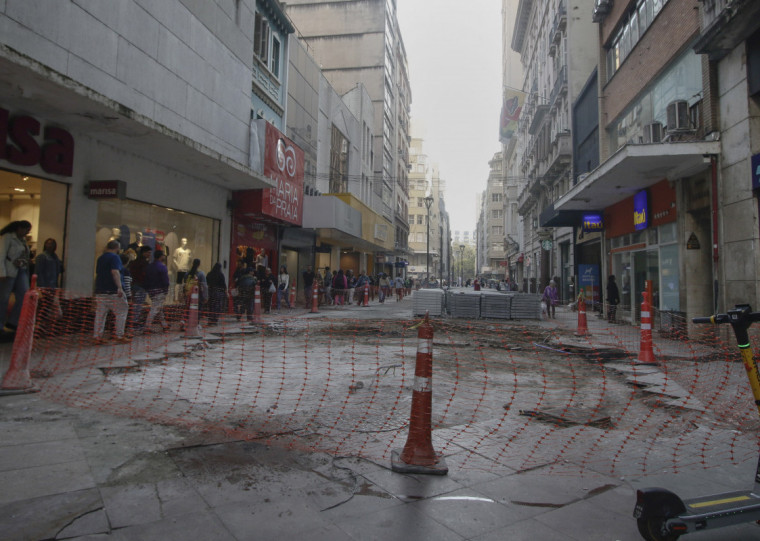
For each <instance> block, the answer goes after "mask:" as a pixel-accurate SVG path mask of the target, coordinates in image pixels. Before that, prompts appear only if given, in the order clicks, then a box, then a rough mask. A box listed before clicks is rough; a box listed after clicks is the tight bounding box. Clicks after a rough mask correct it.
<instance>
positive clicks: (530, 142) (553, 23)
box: [510, 0, 598, 299]
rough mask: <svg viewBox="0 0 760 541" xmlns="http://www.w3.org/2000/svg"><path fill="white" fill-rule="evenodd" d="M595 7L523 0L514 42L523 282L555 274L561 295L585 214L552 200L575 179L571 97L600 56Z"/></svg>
mask: <svg viewBox="0 0 760 541" xmlns="http://www.w3.org/2000/svg"><path fill="white" fill-rule="evenodd" d="M592 8H593V5H592V3H591V2H589V1H586V0H551V1H548V2H534V1H533V0H521V1H520V2H519V3H518V6H517V12H516V15H515V25H514V30H513V34H512V41H511V44H510V46H511V48H512V50H514V51H515V52H518V53H519V54H520V58H521V62H522V84H521V86H520V89H521V90H522V92H523V93H524V95H525V98H524V100H525V101H524V104H523V108H522V114H521V116H520V121H519V127H518V132H517V133H518V135H519V137H520V139H521V140H522V145H523V146H522V147H518V158H517V159H518V160H519V167H518V169H517V173H518V175H517V176H518V177H519V178H520V179H522V186H521V191H520V195H519V196H518V212H519V213H520V215H521V216H522V218H523V223H524V224H525V225H526V228H525V232H524V250H523V252H522V253H523V255H522V256H521V257H522V259H523V261H522V274H523V288H524V289H525V290H530V291H537V290H540V289H542V288H543V287H544V286H545V285H546V284H547V283H548V282H549V280H550V279H552V278H554V279H556V280H558V285H559V291H560V296H561V297H562V298H563V299H566V298H568V297H569V296H570V295H571V291H572V286H573V276H574V272H573V262H574V258H575V252H574V245H575V242H574V237H573V231H574V229H573V228H574V227H575V226H577V225H579V224H580V219H579V217H578V216H577V215H573V214H572V213H560V212H558V211H557V210H556V209H555V201H557V200H558V199H559V197H560V196H561V195H563V194H565V193H567V191H568V190H569V189H570V188H571V186H572V183H573V181H574V180H573V179H574V177H573V174H572V171H573V164H572V136H573V134H572V131H571V104H572V103H573V102H574V101H575V99H576V97H577V96H578V94H579V93H580V91H581V89H582V88H583V86H584V85H585V83H586V81H587V80H588V77H589V74H590V73H591V72H592V71H593V69H594V68H595V66H596V62H597V50H598V46H597V42H596V39H595V36H596V32H595V28H594V26H593V23H592V21H591V12H592Z"/></svg>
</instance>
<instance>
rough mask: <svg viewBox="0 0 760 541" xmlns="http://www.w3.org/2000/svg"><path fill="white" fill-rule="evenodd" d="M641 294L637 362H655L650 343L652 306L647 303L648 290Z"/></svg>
mask: <svg viewBox="0 0 760 541" xmlns="http://www.w3.org/2000/svg"><path fill="white" fill-rule="evenodd" d="M641 296H642V297H643V300H642V301H641V343H640V347H639V358H638V359H637V360H638V362H639V363H642V364H657V359H655V357H654V345H653V343H652V307H651V306H650V304H649V292H648V291H644V292H643V293H642V294H641Z"/></svg>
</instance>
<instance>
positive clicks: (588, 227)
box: [582, 212, 604, 233]
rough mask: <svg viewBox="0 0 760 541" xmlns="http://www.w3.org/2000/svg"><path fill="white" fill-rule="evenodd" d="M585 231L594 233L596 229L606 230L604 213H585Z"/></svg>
mask: <svg viewBox="0 0 760 541" xmlns="http://www.w3.org/2000/svg"><path fill="white" fill-rule="evenodd" d="M582 229H583V232H584V233H593V232H595V231H604V220H603V219H602V215H601V214H599V213H598V212H597V213H593V214H584V215H583V227H582Z"/></svg>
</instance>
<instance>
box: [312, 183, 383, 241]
mask: <svg viewBox="0 0 760 541" xmlns="http://www.w3.org/2000/svg"><path fill="white" fill-rule="evenodd" d="M303 208H304V210H303V226H302V227H304V228H311V229H315V230H316V233H317V235H318V236H319V238H320V240H322V241H327V242H328V243H330V244H334V245H335V246H340V247H347V246H349V247H351V248H353V250H355V251H360V252H382V251H385V250H386V247H385V246H383V245H382V244H380V243H374V242H370V241H368V240H366V239H365V238H364V235H363V233H362V231H363V225H362V222H363V215H362V212H361V211H360V210H358V209H355V208H353V207H352V206H350V205H349V204H347V203H346V202H345V201H343V200H341V199H340V198H338V197H335V196H332V195H318V196H314V195H305V196H304V206H303Z"/></svg>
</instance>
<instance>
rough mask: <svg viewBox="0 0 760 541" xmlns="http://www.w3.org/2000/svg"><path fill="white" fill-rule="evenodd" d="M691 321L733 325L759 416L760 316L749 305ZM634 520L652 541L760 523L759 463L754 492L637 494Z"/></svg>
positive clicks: (651, 491) (657, 491)
mask: <svg viewBox="0 0 760 541" xmlns="http://www.w3.org/2000/svg"><path fill="white" fill-rule="evenodd" d="M692 321H693V322H694V323H713V324H720V323H730V324H731V327H732V328H733V330H734V334H735V335H736V342H737V345H738V346H739V351H740V352H741V356H742V360H743V361H744V367H745V368H746V371H747V377H748V378H749V384H750V387H751V388H752V394H753V395H754V397H755V404H756V406H757V408H758V413H760V374H759V373H758V368H757V364H756V363H755V359H754V357H753V355H752V347H751V345H750V343H749V334H748V332H747V330H748V329H749V327H750V325H752V323H754V322H755V321H760V312H753V311H752V308H750V306H749V305H747V304H737V305H736V306H735V307H734V309H733V310H729V311H728V314H716V315H714V316H710V317H698V318H694V319H693V320H692ZM633 516H634V518H636V521H637V524H638V527H639V533H640V534H641V535H642V537H643V538H644V539H647V540H649V541H674V540H676V539H678V538H679V537H680V536H681V535H683V534H686V533H691V532H698V531H702V530H710V529H714V528H722V527H724V526H732V525H735V524H743V523H746V522H754V521H757V520H760V459H758V464H757V469H756V472H755V483H754V486H753V488H752V489H751V490H740V491H736V492H725V493H723V494H712V495H709V496H702V497H699V498H693V499H688V500H682V499H681V498H679V497H678V496H677V495H676V494H674V493H673V492H671V491H669V490H666V489H664V488H644V489H641V490H638V491H636V507H635V508H634V510H633Z"/></svg>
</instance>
